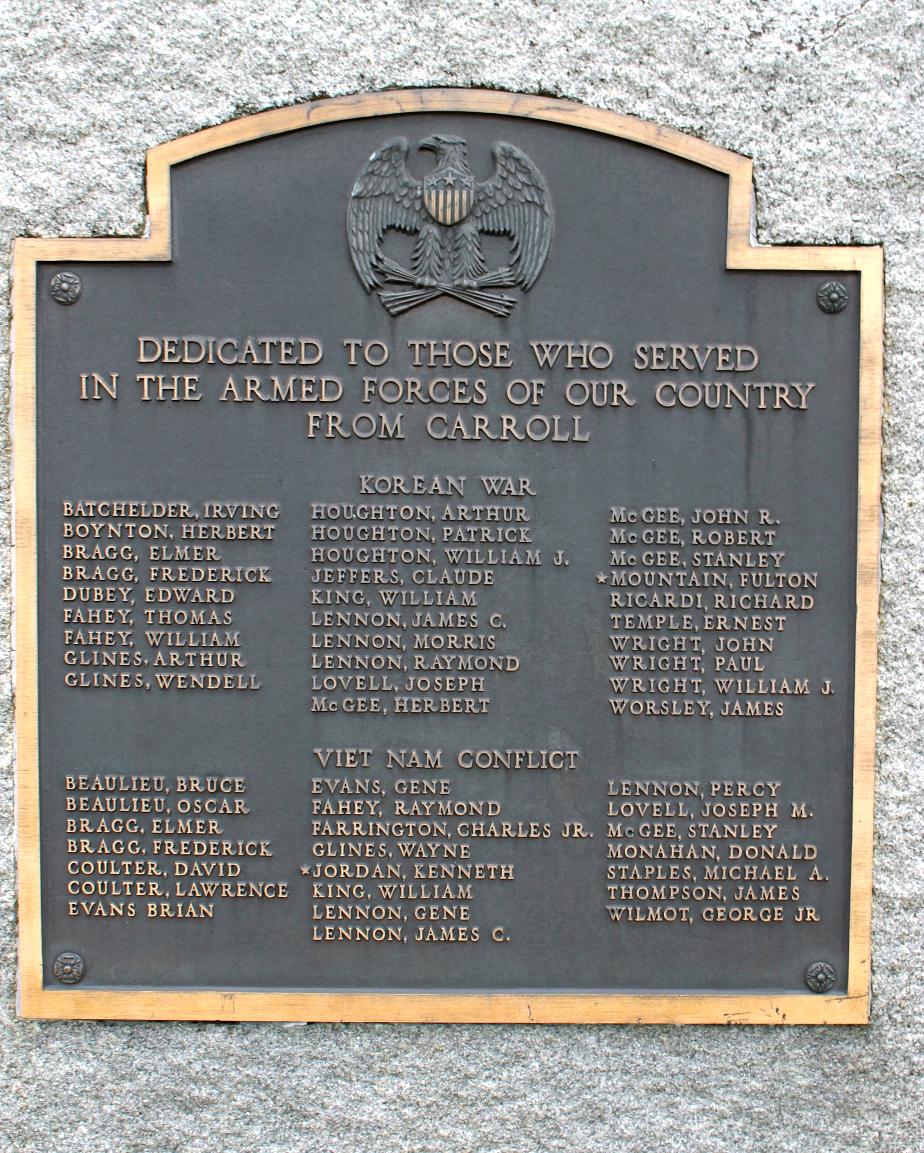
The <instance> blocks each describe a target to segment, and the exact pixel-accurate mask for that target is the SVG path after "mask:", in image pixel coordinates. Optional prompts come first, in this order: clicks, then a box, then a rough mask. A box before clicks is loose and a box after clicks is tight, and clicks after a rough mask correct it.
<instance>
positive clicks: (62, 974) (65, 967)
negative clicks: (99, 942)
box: [51, 953, 87, 985]
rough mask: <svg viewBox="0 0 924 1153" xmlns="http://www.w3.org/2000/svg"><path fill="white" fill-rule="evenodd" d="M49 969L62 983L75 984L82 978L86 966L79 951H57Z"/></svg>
mask: <svg viewBox="0 0 924 1153" xmlns="http://www.w3.org/2000/svg"><path fill="white" fill-rule="evenodd" d="M51 971H52V972H53V973H54V975H55V976H56V977H57V979H58V980H59V981H60V982H61V984H62V985H76V984H77V983H78V982H79V981H82V980H83V977H84V974H85V973H86V971H87V967H86V965H85V964H84V960H83V957H81V955H80V954H79V953H59V954H58V956H57V957H55V960H54V964H53V965H52V967H51Z"/></svg>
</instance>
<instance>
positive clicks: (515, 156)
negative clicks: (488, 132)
mask: <svg viewBox="0 0 924 1153" xmlns="http://www.w3.org/2000/svg"><path fill="white" fill-rule="evenodd" d="M492 151H493V155H494V161H495V165H496V169H495V172H494V176H493V177H492V178H491V179H490V180H487V181H485V182H484V183H483V184H479V185H478V195H477V198H476V200H475V205H474V207H473V209H472V216H473V217H474V219H475V222H476V223H477V225H478V228H479V229H480V230H481V231H482V232H490V233H492V234H493V235H495V236H509V237H510V239H511V240H512V241H513V250H512V260H513V270H514V273H515V275H516V283H517V284H518V285H519V286H520V287H521V288H522V289H524V290H528V289H530V288H532V286H533V285H534V284H535V282H536V278H537V277H538V275H539V273H540V272H541V271H542V266H543V264H544V263H545V258H546V256H548V253H549V245H550V244H551V242H552V205H551V202H550V200H549V193H548V189H547V188H546V186H545V181H544V180H543V179H542V174H541V173H540V172H539V169H538V168H537V167H536V166H535V164H533V162H532V161H531V160H530V159H529V157H528V156H526V155H524V154H523V153H522V152H521V151H520V150H519V148H514V146H513V145H512V144H505V143H503V142H502V141H499V142H498V143H497V144H495V145H494V148H493V149H492Z"/></svg>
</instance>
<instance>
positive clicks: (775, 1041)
mask: <svg viewBox="0 0 924 1153" xmlns="http://www.w3.org/2000/svg"><path fill="white" fill-rule="evenodd" d="M417 85H420V86H427V85H449V86H483V87H492V88H505V89H511V90H519V91H523V92H533V93H537V92H538V93H544V94H551V95H556V96H564V97H569V98H572V99H576V100H580V101H584V102H586V103H588V104H592V105H596V106H599V107H602V108H609V109H614V110H616V111H619V112H625V113H631V114H633V115H636V116H640V117H644V118H647V119H650V120H655V121H659V122H661V123H663V124H667V125H671V126H672V127H674V128H678V129H680V130H681V131H684V132H688V133H691V134H693V135H696V136H701V137H702V138H704V139H706V140H708V141H711V142H712V143H713V144H717V145H721V146H722V147H725V148H729V149H733V150H735V151H737V152H741V153H745V154H748V155H750V156H752V157H753V158H754V161H755V179H756V194H757V210H758V219H757V230H758V237H759V239H760V240H761V241H762V242H766V243H775V244H811V243H822V244H831V243H835V244H850V243H858V244H865V243H880V242H881V243H883V244H884V245H885V252H886V271H887V302H886V309H887V332H886V400H885V443H884V489H883V514H884V522H883V525H884V527H883V555H882V624H881V659H880V724H879V769H878V784H877V788H878V806H877V830H878V832H877V845H876V853H877V856H876V873H875V916H874V972H873V982H874V984H873V989H874V1003H873V1018H872V1024H871V1025H870V1026H869V1027H868V1028H849V1029H848V1028H843V1029H833V1028H832V1029H823V1028H788V1029H760V1028H740V1027H739V1028H720V1027H710V1028H689V1027H688V1028H651V1027H649V1028H621V1027H581V1028H578V1027H568V1028H562V1027H554V1028H553V1027H542V1028H523V1027H516V1028H513V1027H484V1026H482V1027H472V1026H434V1027H422V1026H415V1027H399V1026H356V1025H352V1026H346V1027H337V1026H328V1025H324V1026H318V1025H308V1026H305V1025H230V1026H229V1025H208V1024H93V1023H61V1022H52V1023H37V1022H31V1021H21V1020H19V1019H17V1017H16V1015H15V952H16V948H15V925H16V900H15V859H14V848H13V843H14V829H13V817H12V801H13V783H12V752H11V713H10V701H11V696H12V684H11V676H10V647H9V635H8V627H7V625H8V619H9V605H8V592H7V589H8V573H9V550H8V549H7V548H4V549H3V551H2V560H0V565H2V568H0V586H2V597H3V603H2V611H0V664H2V667H0V685H2V705H0V708H2V711H0V741H2V765H0V940H2V943H0V1036H2V1041H0V1150H2V1151H4V1153H5V1151H7V1150H10V1151H16V1153H89V1151H91V1150H92V1151H94V1153H206V1151H207V1153H218V1151H221V1153H234V1151H238V1150H240V1151H241V1153H245V1151H246V1153H302V1151H305V1153H307V1151H312V1153H314V1151H318V1153H341V1151H342V1153H346V1151H350V1153H366V1151H370V1153H371V1151H374V1153H392V1151H397V1150H402V1151H404V1150H406V1151H408V1153H430V1151H439V1153H446V1151H450V1150H451V1151H453V1153H468V1151H479V1153H481V1151H484V1153H527V1151H529V1153H546V1151H553V1150H580V1151H581V1153H611V1151H616V1150H619V1151H620V1153H650V1151H653V1150H661V1149H663V1150H666V1151H669V1150H683V1151H684V1153H722V1151H725V1150H734V1151H735V1153H750V1151H757V1150H760V1151H761V1153H784V1151H787V1153H788V1151H798V1153H814V1151H816V1150H817V1151H819V1153H822V1151H823V1153H865V1151H867V1150H877V1151H883V1153H914V1151H915V1150H919V1149H921V1148H922V1147H924V1120H922V1116H921V1112H922V1097H924V1093H922V1068H924V1056H922V1041H924V1026H922V1023H921V1011H920V1004H921V997H922V990H921V976H922V968H924V966H922V961H921V951H922V939H924V933H922V924H924V923H922V907H924V864H922V861H924V794H922V786H921V771H922V752H924V725H922V717H921V708H920V697H921V693H922V671H924V550H922V547H921V542H922V534H924V467H922V459H921V454H922V446H924V245H922V219H924V161H922V158H921V153H922V146H924V116H922V112H921V109H922V106H924V6H922V4H921V2H920V0H825V2H821V0H787V2H782V0H781V2H778V3H765V2H763V0H637V2H635V3H625V2H623V0H583V2H582V3H577V2H576V0H557V2H552V3H542V2H539V0H462V2H460V3H456V4H447V3H445V2H443V3H433V2H431V0H408V2H401V0H315V2H306V0H302V2H297V0H145V2H144V3H142V2H141V0H124V2H120V0H114V2H108V0H99V2H97V3H87V2H85V0H0V124H2V131H0V263H2V271H0V390H2V394H3V413H4V414H5V413H6V411H7V408H8V376H9V373H8V369H9V291H8V290H9V267H10V256H11V242H12V239H13V238H14V237H15V236H17V235H31V236H48V237H54V236H68V235H86V236H91V235H92V236H102V235H110V234H112V235H135V234H137V233H139V232H140V231H141V229H142V228H143V226H144V195H143V186H142V179H143V161H144V153H145V149H147V148H149V147H150V146H152V145H155V144H159V143H162V142H163V141H166V140H169V139H171V138H173V137H175V136H179V135H181V134H184V133H188V132H192V131H194V130H196V129H198V128H202V127H204V126H207V125H212V124H218V123H220V122H222V121H225V120H227V119H230V118H232V117H235V116H240V115H243V114H246V113H249V112H253V111H257V110H260V109H264V108H269V107H273V106H277V105H283V104H289V103H292V102H294V101H304V100H307V99H309V98H313V97H316V96H319V95H322V94H329V95H338V94H342V93H348V92H354V91H359V90H366V89H375V88H384V87H404V86H417ZM0 436H2V445H0V494H2V498H3V502H4V503H3V506H2V513H0V516H2V519H0V537H2V541H3V543H4V545H6V544H7V543H8V541H9V537H10V528H9V518H8V504H7V498H8V475H9V443H8V430H7V421H6V418H5V415H4V417H3V419H2V424H0Z"/></svg>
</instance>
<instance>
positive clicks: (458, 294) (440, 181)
mask: <svg viewBox="0 0 924 1153" xmlns="http://www.w3.org/2000/svg"><path fill="white" fill-rule="evenodd" d="M418 148H419V149H420V150H421V151H429V152H433V153H434V154H435V156H436V166H435V168H433V170H432V171H431V172H429V173H427V175H426V176H425V177H424V178H423V180H417V179H416V178H415V177H414V176H412V175H411V173H410V172H409V171H408V167H407V156H408V142H407V140H406V139H404V138H403V137H399V138H398V139H396V140H391V141H389V142H388V143H387V144H385V145H384V146H383V147H382V148H380V149H378V150H377V151H376V152H373V154H372V155H371V156H370V157H369V159H368V160H367V161H366V164H365V166H364V167H363V170H362V172H360V174H359V177H358V179H357V181H356V183H355V184H354V186H353V191H352V193H351V195H350V203H349V209H348V213H347V239H348V242H349V246H350V255H351V257H352V260H353V266H354V267H355V269H356V272H357V275H358V276H359V278H360V280H361V281H362V283H363V285H364V287H365V289H366V291H367V292H372V291H373V290H374V289H378V290H379V297H380V299H381V301H382V303H383V304H384V305H385V307H386V308H387V309H388V311H389V312H391V313H392V314H393V315H399V314H400V313H402V312H406V311H407V310H408V309H409V308H414V307H416V306H417V305H419V304H424V303H426V302H427V301H429V300H434V299H436V298H437V297H439V296H449V297H452V298H454V299H456V300H460V301H462V302H463V303H465V304H471V305H474V306H475V307H476V308H483V309H485V310H486V311H488V312H491V313H493V314H494V315H495V316H508V315H509V314H510V312H511V311H512V310H513V308H514V306H515V305H516V297H513V296H510V295H508V294H506V293H502V292H497V291H492V290H496V289H500V288H512V287H519V288H520V289H522V290H523V291H524V292H528V291H529V289H530V288H532V286H533V285H534V284H535V282H536V279H537V277H538V276H539V273H540V272H541V271H542V268H543V265H544V264H545V261H546V257H547V256H548V253H549V246H550V244H551V241H552V206H551V201H550V198H549V192H548V188H547V187H546V183H545V180H544V179H543V177H542V174H541V173H540V171H539V169H538V168H536V166H535V165H534V164H533V162H532V161H531V160H530V159H529V157H528V156H526V155H525V153H523V152H521V151H520V149H519V148H517V147H515V146H514V145H513V144H507V143H505V142H503V141H498V142H497V143H496V144H495V145H494V147H493V149H492V154H493V157H494V165H495V169H494V175H493V176H492V177H491V179H490V180H485V181H477V180H476V179H475V177H474V176H473V175H472V171H471V167H470V165H469V160H468V143H467V141H466V140H465V139H464V137H462V136H454V135H449V134H446V133H434V134H433V135H431V136H427V137H426V138H425V139H423V140H421V141H420V142H419V144H418ZM389 230H394V231H397V232H405V233H410V234H412V235H415V236H416V240H415V243H414V248H413V253H412V256H411V266H410V268H403V267H402V266H401V265H399V264H397V263H396V262H395V261H393V260H390V259H389V258H388V257H386V256H385V254H384V251H383V242H384V238H385V234H386V233H387V232H388V231H389ZM482 234H488V235H492V236H506V237H508V238H509V240H510V263H509V264H507V265H504V266H503V267H501V268H497V269H493V270H489V269H488V266H487V264H486V262H485V259H484V254H483V250H482V243H481V237H482Z"/></svg>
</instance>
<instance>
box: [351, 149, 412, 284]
mask: <svg viewBox="0 0 924 1153" xmlns="http://www.w3.org/2000/svg"><path fill="white" fill-rule="evenodd" d="M407 151H408V143H407V140H405V139H404V137H403V136H402V137H398V139H397V140H390V141H389V142H388V143H387V144H385V145H383V147H381V148H379V149H378V151H376V152H373V153H372V155H371V156H370V157H369V159H368V160H367V161H366V166H365V167H364V168H363V170H362V172H361V173H360V174H359V177H358V178H357V181H356V183H355V184H354V185H353V191H352V193H351V194H350V205H349V208H348V210H347V235H348V237H349V242H350V255H351V256H352V258H353V265H354V267H355V268H356V271H357V273H358V274H359V279H360V280H361V281H362V282H363V284H364V285H365V287H366V291H367V292H371V291H372V289H373V288H376V287H377V286H379V285H380V284H381V283H382V277H381V275H380V273H379V272H378V270H377V268H376V261H377V259H378V256H379V253H380V251H381V244H382V237H383V236H384V235H385V232H386V231H387V229H389V228H396V229H398V230H399V231H401V232H417V231H418V230H419V228H420V226H421V223H422V221H423V201H422V189H423V185H422V184H421V182H420V181H419V180H415V179H414V177H413V176H411V174H410V173H409V172H408V170H407Z"/></svg>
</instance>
